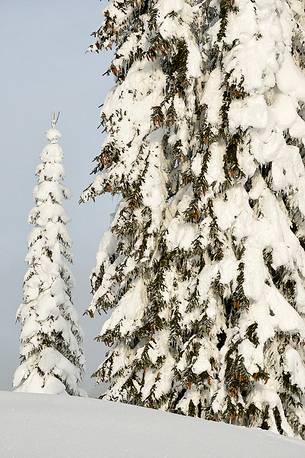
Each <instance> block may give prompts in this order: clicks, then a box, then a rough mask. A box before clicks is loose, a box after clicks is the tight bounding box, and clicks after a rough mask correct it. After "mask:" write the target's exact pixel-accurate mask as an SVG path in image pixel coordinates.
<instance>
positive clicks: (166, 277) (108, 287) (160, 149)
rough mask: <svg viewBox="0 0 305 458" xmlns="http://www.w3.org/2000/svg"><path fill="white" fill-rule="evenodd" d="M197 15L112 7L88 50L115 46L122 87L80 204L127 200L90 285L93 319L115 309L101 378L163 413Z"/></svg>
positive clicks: (176, 4) (162, 3)
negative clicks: (175, 218) (173, 245)
mask: <svg viewBox="0 0 305 458" xmlns="http://www.w3.org/2000/svg"><path fill="white" fill-rule="evenodd" d="M198 12H199V4H198V2H197V1H192V0H190V1H185V0H179V1H177V0H175V1H173V0H159V1H157V0H155V1H151V2H147V1H144V0H140V1H131V0H129V1H125V0H124V1H122V0H116V1H111V2H110V4H109V6H108V7H107V8H106V10H105V13H104V14H105V22H104V24H103V25H102V27H101V28H100V30H98V32H97V33H96V38H97V41H96V44H95V45H94V46H93V47H92V49H93V50H96V51H99V50H100V49H102V48H104V49H106V48H111V47H114V48H115V57H114V60H113V62H112V65H111V72H112V73H113V74H114V75H115V77H116V85H115V87H114V89H113V90H112V91H111V92H110V94H109V96H108V98H107V101H106V103H105V105H104V107H103V110H102V113H101V119H102V124H103V125H104V127H105V129H106V131H107V134H108V135H107V138H106V141H105V143H104V145H103V147H102V150H101V154H100V155H99V156H98V157H97V167H96V170H95V172H98V175H97V177H96V179H95V180H94V182H93V183H92V185H91V186H90V187H89V188H88V189H87V190H86V191H85V193H84V195H83V200H88V199H90V198H92V199H95V197H96V196H98V195H100V194H102V193H104V192H111V193H113V194H120V195H121V196H122V200H121V202H120V204H119V206H118V209H117V212H116V215H115V217H114V219H113V221H112V225H111V229H110V231H109V232H107V233H106V234H105V236H104V238H103V240H102V243H101V246H100V249H99V252H98V255H97V264H96V268H95V270H94V272H93V274H92V279H91V281H92V289H93V294H94V295H93V300H92V304H91V306H90V308H89V313H90V314H91V315H92V316H93V315H94V314H95V313H96V312H97V311H98V312H100V311H102V310H103V311H105V312H108V311H110V310H112V314H111V316H110V318H109V319H108V320H107V321H106V323H105V324H104V326H103V329H102V331H101V333H100V335H99V336H98V340H100V341H103V342H104V343H105V344H106V345H108V346H110V347H111V348H110V351H109V353H108V355H107V357H106V360H105V361H104V362H103V363H102V364H101V366H100V367H99V369H98V370H97V372H96V374H95V375H96V378H97V381H104V382H108V383H110V388H109V390H108V393H107V398H108V399H112V400H120V401H126V402H131V403H136V404H139V405H146V406H150V407H162V408H167V409H168V408H171V407H170V406H171V404H172V402H173V401H172V400H173V399H174V398H175V397H176V391H177V389H176V387H175V377H174V374H175V366H176V362H177V358H178V355H179V343H180V341H181V335H180V330H179V308H178V305H179V301H178V296H179V295H180V294H182V293H183V289H182V288H181V287H180V286H179V285H178V283H177V281H176V269H177V263H176V262H175V263H174V262H173V259H172V256H173V253H171V254H170V252H169V250H168V249H167V246H166V243H165V233H166V232H167V222H168V221H170V220H171V219H172V214H171V210H170V209H169V208H168V201H169V200H170V199H172V197H173V196H174V195H175V194H176V192H177V191H179V190H180V189H181V188H182V187H183V186H184V183H183V180H185V182H187V179H188V177H187V174H184V168H183V167H184V166H183V164H187V157H188V154H189V147H190V142H192V136H193V132H194V126H193V122H192V119H193V117H194V111H195V109H196V100H197V97H196V85H197V84H199V81H200V78H201V76H202V72H201V54H200V49H199V45H198V27H196V24H198V19H197V15H198ZM178 169H179V170H180V169H182V172H183V173H182V174H180V173H179V174H177V170H178ZM185 170H186V168H185ZM170 251H172V250H171V249H170ZM181 262H183V259H182V257H181Z"/></svg>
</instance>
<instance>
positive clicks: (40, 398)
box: [0, 392, 305, 458]
mask: <svg viewBox="0 0 305 458" xmlns="http://www.w3.org/2000/svg"><path fill="white" fill-rule="evenodd" d="M0 424H1V434H0V456H1V458H41V457H43V458H70V457H71V458H93V457H94V458H96V457H101V458H123V457H124V458H180V457H181V458H182V457H183V458H189V457H192V458H197V457H198V458H199V457H200V458H245V457H247V458H304V457H305V442H302V441H297V440H293V439H287V438H284V437H279V436H277V435H275V434H273V433H270V432H265V431H261V430H257V429H247V428H240V427H234V426H230V425H226V424H224V423H214V422H209V421H204V420H198V419H192V418H187V417H182V416H179V415H173V414H168V413H164V412H159V411H154V410H150V409H142V408H138V407H133V406H127V405H123V404H116V403H111V402H107V401H99V400H95V399H88V398H72V397H68V396H52V395H31V394H24V393H7V392H0Z"/></svg>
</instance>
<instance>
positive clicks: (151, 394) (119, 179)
mask: <svg viewBox="0 0 305 458" xmlns="http://www.w3.org/2000/svg"><path fill="white" fill-rule="evenodd" d="M301 6H302V2H299V1H298V0H285V1H279V0H233V1H232V0H213V1H206V2H197V1H194V2H191V1H183V0H180V1H175V2H172V1H167V2H165V1H161V0H160V1H152V2H144V1H140V2H139V1H137V2H135V1H129V2H124V3H123V2H122V1H113V2H111V3H110V7H109V8H108V9H106V12H105V16H106V20H105V23H104V25H103V26H102V28H101V29H100V30H99V31H98V32H97V42H96V45H95V46H94V47H93V49H96V50H98V51H99V50H100V49H101V48H107V47H111V46H112V45H115V48H116V57H115V59H114V61H113V64H112V67H111V70H112V72H113V73H114V74H115V75H116V76H117V84H116V86H115V88H114V90H113V91H112V92H111V94H110V96H109V98H108V99H107V102H106V105H105V106H104V109H103V112H102V122H103V124H104V125H105V128H106V130H107V132H108V137H107V139H106V142H105V144H104V146H103V149H102V152H101V155H100V156H99V157H98V158H97V160H98V161H99V164H98V166H97V168H96V172H101V173H100V174H99V175H98V176H97V178H96V180H95V181H94V183H93V184H92V185H91V186H90V187H89V188H88V190H87V191H86V193H85V194H84V199H88V198H90V197H92V198H95V197H96V196H97V195H99V194H101V193H103V192H113V193H121V194H122V196H123V199H122V201H121V204H120V205H119V208H118V211H117V213H116V216H115V218H114V221H113V223H112V227H111V230H110V232H109V233H107V234H106V235H105V237H104V239H103V241H102V244H101V248H100V250H99V253H98V256H97V266H96V269H95V271H94V272H93V276H92V286H93V293H94V297H93V302H92V305H91V307H90V309H89V312H90V313H91V314H94V313H95V312H96V311H100V310H101V309H102V310H105V311H108V310H110V309H113V312H112V315H111V317H110V319H109V320H108V321H107V322H106V324H105V325H104V328H103V330H102V332H101V335H100V336H99V339H100V340H102V341H104V342H105V343H107V344H108V345H110V346H112V347H111V349H110V352H109V354H108V356H107V359H106V361H105V362H104V363H103V364H102V365H101V366H100V368H99V369H98V371H97V373H96V375H97V379H98V380H104V381H109V382H110V383H111V388H110V390H109V392H108V397H109V398H110V399H119V400H125V401H129V402H134V403H138V404H141V405H149V406H153V407H162V408H165V409H170V410H174V411H177V412H180V413H184V414H188V415H196V416H199V417H204V418H210V419H214V420H223V421H227V422H231V423H235V424H242V425H246V426H258V427H261V428H265V429H271V430H273V431H277V432H279V433H284V434H287V435H291V436H292V435H295V436H302V437H304V436H305V426H304V425H305V415H304V406H305V354H304V343H305V321H304V317H305V299H304V298H305V252H304V248H305V226H304V223H305V171H304V165H303V163H302V157H301V156H302V152H303V150H304V141H305V140H304V139H305V122H304V111H303V107H304V103H305V76H304V53H303V48H302V46H303V45H302V43H303V42H304V41H303V40H304V38H303V37H304V32H303V21H304V13H303V10H302V8H301ZM199 49H200V51H201V54H200V55H199V54H198V50H199Z"/></svg>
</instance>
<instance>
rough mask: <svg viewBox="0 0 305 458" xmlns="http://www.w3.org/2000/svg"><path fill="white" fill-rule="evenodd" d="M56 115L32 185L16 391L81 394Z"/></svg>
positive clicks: (79, 350)
mask: <svg viewBox="0 0 305 458" xmlns="http://www.w3.org/2000/svg"><path fill="white" fill-rule="evenodd" d="M60 138H61V134H60V132H59V131H58V130H57V129H56V119H55V118H54V117H53V119H52V128H51V129H49V130H48V131H47V139H48V142H49V143H48V145H47V146H45V148H44V149H43V151H42V154H41V164H39V166H38V167H37V170H36V176H37V181H38V183H37V186H36V187H35V189H34V199H35V203H36V206H35V207H34V208H33V209H32V210H31V212H30V215H29V222H30V224H33V225H34V229H33V230H32V232H31V235H30V237H29V241H28V254H27V257H26V261H27V264H28V271H27V273H26V275H25V278H24V286H23V288H24V297H23V304H22V305H21V306H20V308H19V310H18V313H17V318H18V320H19V321H20V323H21V337H20V341H21V347H20V353H21V364H20V366H19V367H18V368H17V370H16V372H15V377H14V387H15V389H16V391H22V392H31V393H47V394H60V393H64V392H66V393H68V394H71V395H80V394H81V390H80V388H79V382H80V381H81V379H82V374H83V368H84V358H83V351H82V333H81V331H80V327H79V324H78V317H77V313H76V311H75V309H74V306H73V304H72V299H71V289H72V286H73V279H72V275H71V272H70V269H69V264H70V263H71V262H72V256H71V240H70V237H69V234H68V232H67V228H66V225H67V223H68V221H69V219H68V217H67V214H66V212H65V210H64V208H63V206H62V205H63V202H64V200H65V199H67V198H68V197H69V191H68V190H67V188H66V187H65V186H64V185H63V178H64V169H63V165H62V160H63V152H62V148H61V147H60V145H59V144H58V140H59V139H60Z"/></svg>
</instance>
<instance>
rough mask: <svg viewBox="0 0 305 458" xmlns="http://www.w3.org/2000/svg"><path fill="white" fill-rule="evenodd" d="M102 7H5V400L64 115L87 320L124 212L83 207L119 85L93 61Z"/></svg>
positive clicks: (90, 366) (26, 0)
mask: <svg viewBox="0 0 305 458" xmlns="http://www.w3.org/2000/svg"><path fill="white" fill-rule="evenodd" d="M103 3H104V2H102V3H101V2H99V0H52V1H47V0H14V1H12V0H0V40H1V47H0V48H1V51H0V58H1V63H0V69H1V70H0V154H1V192H0V199H1V201H0V208H1V226H0V231H1V237H0V282H1V283H0V287H1V303H0V307H1V315H0V390H7V389H11V383H12V376H13V372H14V370H15V368H16V366H17V365H18V346H19V342H18V339H19V328H18V326H17V325H16V323H15V314H16V310H17V307H18V305H19V303H20V302H21V300H22V282H23V276H24V274H25V271H26V265H25V263H24V257H25V255H26V242H27V237H28V235H29V232H30V229H31V228H30V226H28V225H27V215H28V212H29V210H30V209H31V207H32V206H33V200H32V191H33V187H34V185H35V177H34V171H35V167H36V165H37V164H38V162H39V155H40V152H41V150H42V147H43V146H44V145H45V143H46V139H45V135H44V134H45V131H46V130H47V129H48V127H49V124H50V113H51V112H52V111H61V117H60V121H59V124H58V127H59V129H60V130H61V132H62V136H63V138H62V142H61V144H62V147H63V149H64V153H65V169H66V175H67V178H66V185H67V186H68V187H70V189H71V191H72V200H71V201H70V202H69V203H68V204H67V206H66V209H67V210H68V213H69V215H70V217H71V224H70V227H69V229H70V234H71V236H72V238H73V241H74V255H75V263H74V268H73V273H74V275H75V277H76V282H77V283H76V288H75V290H74V302H75V306H76V307H77V309H78V310H79V313H80V315H82V314H83V312H84V311H85V309H86V307H87V306H88V303H89V301H90V285H89V276H90V271H91V269H92V268H93V267H94V263H95V255H96V250H97V247H98V244H99V241H100V238H101V235H102V233H103V232H104V231H105V229H106V228H107V227H108V226H109V222H110V213H111V212H112V211H113V210H114V208H115V204H114V201H113V199H112V198H111V197H102V198H100V199H99V200H98V201H97V202H96V203H95V204H85V205H81V206H79V205H78V200H79V196H80V194H81V192H82V190H83V189H84V188H85V187H87V185H88V184H89V182H90V175H89V174H90V172H91V170H92V159H93V158H94V157H95V156H96V155H97V153H98V151H99V148H100V145H101V143H102V133H101V131H100V130H97V126H98V124H99V110H98V106H99V105H100V104H101V103H102V102H103V101H104V98H105V95H106V93H107V91H108V90H109V88H110V87H111V85H112V84H113V81H112V79H111V78H108V79H107V78H105V77H102V74H103V73H104V72H105V70H106V68H107V60H108V59H109V56H108V57H107V56H101V55H92V54H86V53H85V51H86V49H87V46H88V45H89V44H90V43H91V37H90V33H91V32H92V31H94V30H96V28H97V27H98V26H99V25H100V23H101V20H102V15H101V11H102V4H103ZM102 322H103V318H97V319H95V320H90V319H89V318H86V317H84V318H83V317H82V318H81V325H82V327H83V330H84V332H85V336H86V337H85V352H86V358H87V374H88V375H87V378H86V380H85V385H86V387H88V388H89V389H92V383H93V382H92V381H90V378H89V375H90V374H91V373H92V372H93V371H94V370H95V369H96V368H97V365H98V364H99V363H100V362H101V360H102V358H103V354H104V349H103V347H102V345H101V344H98V343H95V342H93V338H94V336H95V335H96V334H97V332H98V331H99V329H100V328H101V326H102Z"/></svg>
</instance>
